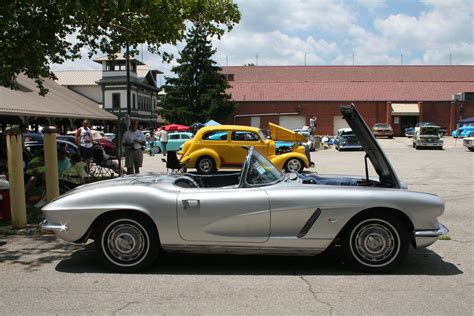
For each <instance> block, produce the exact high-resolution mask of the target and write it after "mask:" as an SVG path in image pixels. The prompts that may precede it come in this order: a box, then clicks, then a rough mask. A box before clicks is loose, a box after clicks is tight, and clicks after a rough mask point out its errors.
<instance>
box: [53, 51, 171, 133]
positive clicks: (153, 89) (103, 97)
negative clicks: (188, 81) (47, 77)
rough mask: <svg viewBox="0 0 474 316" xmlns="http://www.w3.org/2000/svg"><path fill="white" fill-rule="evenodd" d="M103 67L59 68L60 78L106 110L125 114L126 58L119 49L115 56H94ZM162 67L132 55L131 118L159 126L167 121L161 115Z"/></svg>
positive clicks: (126, 108) (152, 125)
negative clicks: (154, 65) (158, 83)
mask: <svg viewBox="0 0 474 316" xmlns="http://www.w3.org/2000/svg"><path fill="white" fill-rule="evenodd" d="M93 61H94V62H96V63H98V64H100V65H101V66H102V69H101V70H72V71H55V75H56V77H57V78H58V80H57V82H58V83H59V84H61V85H63V86H67V87H68V88H69V89H71V90H73V91H75V92H76V93H78V94H80V95H82V96H84V97H86V98H88V99H90V100H92V101H94V102H96V103H97V105H98V106H99V107H101V108H103V109H104V110H106V111H108V112H110V113H113V114H115V115H117V116H118V117H124V116H125V115H126V114H128V112H129V109H128V106H127V67H126V58H125V56H124V54H122V53H116V54H115V55H114V56H113V58H110V57H109V56H103V57H99V58H96V59H94V60H93ZM159 74H162V72H161V71H159V70H157V69H153V68H151V67H150V66H148V65H146V64H144V63H143V62H142V61H140V60H138V59H136V58H133V57H130V118H131V119H132V120H136V121H138V122H140V124H142V125H143V126H144V127H156V126H158V125H160V124H162V123H164V119H162V118H161V117H160V116H159V115H158V110H159V107H158V93H159V88H158V87H157V76H158V75H159Z"/></svg>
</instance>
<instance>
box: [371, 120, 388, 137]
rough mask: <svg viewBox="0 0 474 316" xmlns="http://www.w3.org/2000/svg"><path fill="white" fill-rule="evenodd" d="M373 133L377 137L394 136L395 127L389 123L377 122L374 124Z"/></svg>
mask: <svg viewBox="0 0 474 316" xmlns="http://www.w3.org/2000/svg"><path fill="white" fill-rule="evenodd" d="M372 133H373V134H374V136H375V137H377V136H379V137H380V136H383V137H388V138H393V128H392V126H391V125H390V124H388V123H375V124H374V126H372Z"/></svg>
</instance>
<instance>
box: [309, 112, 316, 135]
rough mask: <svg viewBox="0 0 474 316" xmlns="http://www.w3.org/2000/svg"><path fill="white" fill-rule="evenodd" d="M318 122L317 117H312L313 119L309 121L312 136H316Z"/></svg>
mask: <svg viewBox="0 0 474 316" xmlns="http://www.w3.org/2000/svg"><path fill="white" fill-rule="evenodd" d="M317 120H318V119H317V118H316V116H315V115H313V116H311V118H310V119H309V130H310V134H311V135H314V132H315V131H316V126H317Z"/></svg>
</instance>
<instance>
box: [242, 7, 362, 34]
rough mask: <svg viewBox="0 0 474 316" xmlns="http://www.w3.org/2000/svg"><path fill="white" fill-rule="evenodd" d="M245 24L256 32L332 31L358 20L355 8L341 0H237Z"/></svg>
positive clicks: (248, 29) (246, 27)
mask: <svg viewBox="0 0 474 316" xmlns="http://www.w3.org/2000/svg"><path fill="white" fill-rule="evenodd" d="M237 3H238V5H239V8H240V10H241V13H242V21H241V23H240V25H241V27H242V28H245V29H246V30H247V31H253V32H272V31H275V30H281V31H283V32H285V31H301V30H311V29H313V28H318V29H319V30H323V31H329V32H332V31H334V30H340V29H343V28H346V27H348V26H350V25H351V24H352V23H353V22H354V21H355V16H354V13H353V10H351V8H350V7H349V6H348V5H346V4H344V3H343V1H340V0H337V1H335V0H318V1H305V0H292V1H282V0H278V1H275V0H260V1H237Z"/></svg>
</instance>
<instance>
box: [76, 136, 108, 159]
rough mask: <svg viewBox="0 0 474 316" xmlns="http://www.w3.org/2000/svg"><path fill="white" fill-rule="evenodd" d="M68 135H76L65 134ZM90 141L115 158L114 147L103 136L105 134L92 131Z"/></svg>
mask: <svg viewBox="0 0 474 316" xmlns="http://www.w3.org/2000/svg"><path fill="white" fill-rule="evenodd" d="M67 134H68V135H76V131H70V132H67ZM92 139H93V140H94V141H95V142H98V143H99V144H100V145H101V146H102V147H103V148H104V150H105V153H106V154H107V155H109V156H111V157H112V158H114V159H115V157H116V156H117V152H116V147H117V146H116V145H115V143H114V142H113V141H111V140H110V139H108V138H107V137H106V136H105V133H104V132H102V131H98V130H92Z"/></svg>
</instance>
